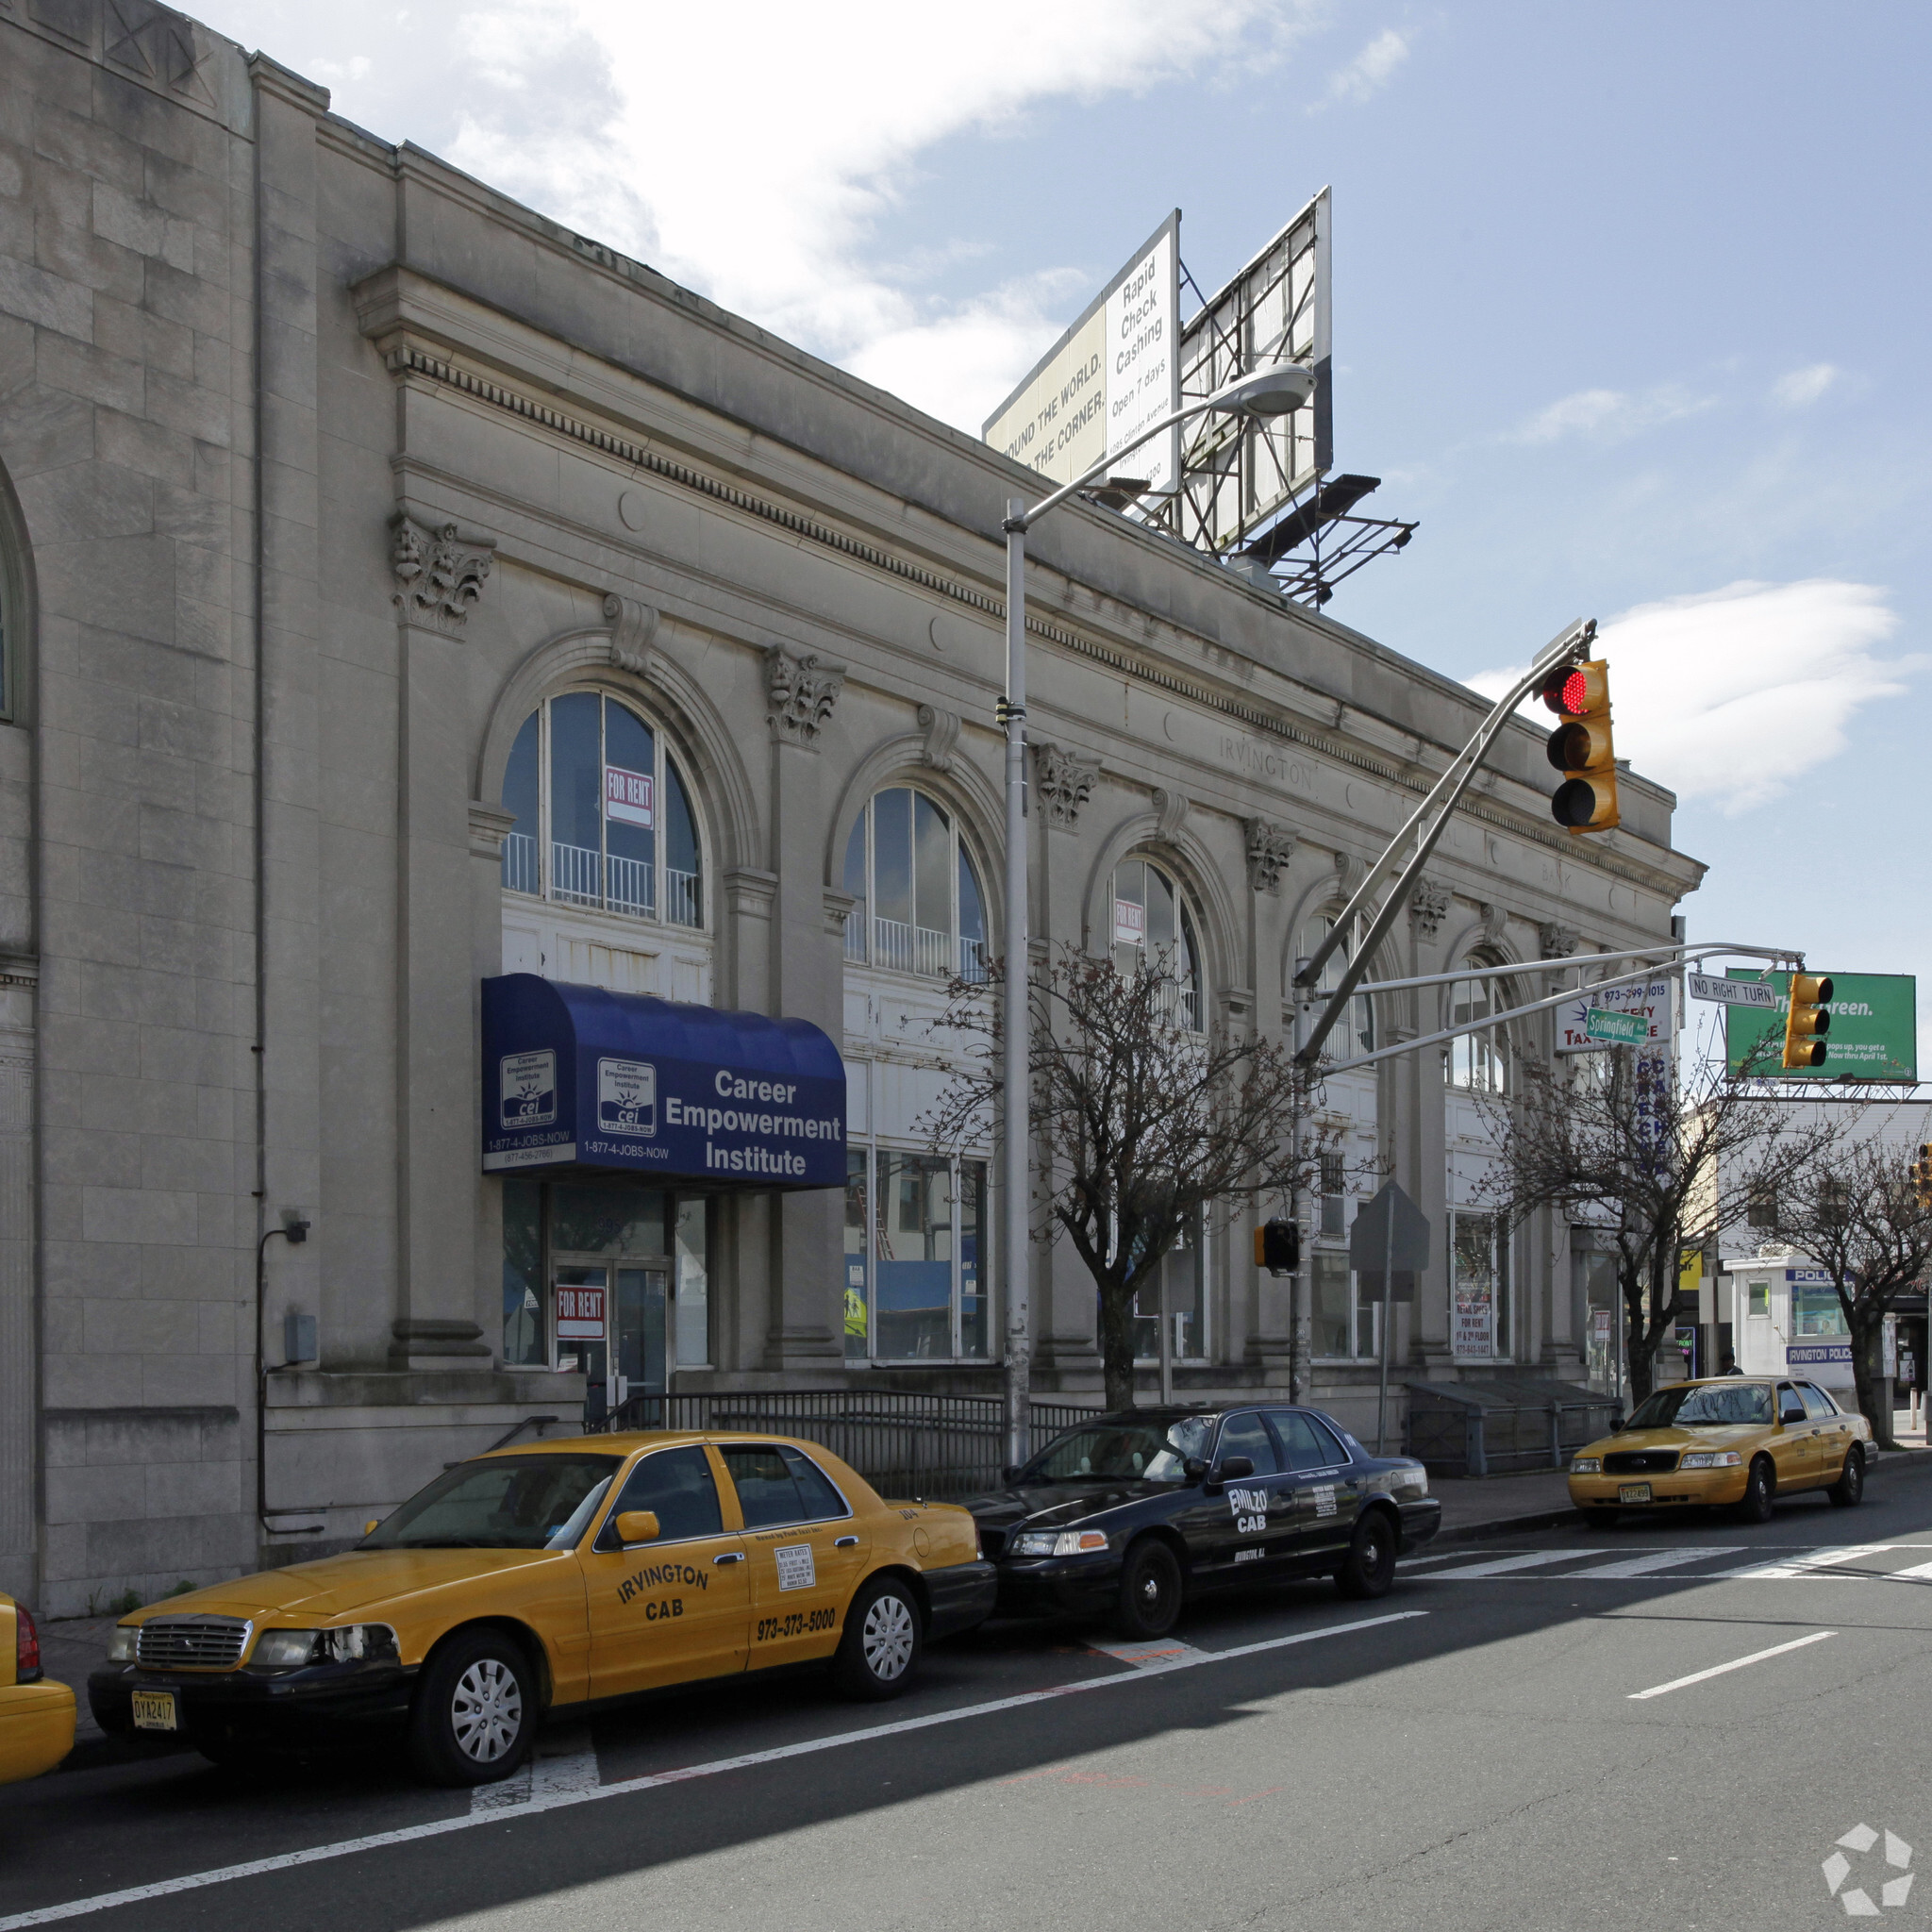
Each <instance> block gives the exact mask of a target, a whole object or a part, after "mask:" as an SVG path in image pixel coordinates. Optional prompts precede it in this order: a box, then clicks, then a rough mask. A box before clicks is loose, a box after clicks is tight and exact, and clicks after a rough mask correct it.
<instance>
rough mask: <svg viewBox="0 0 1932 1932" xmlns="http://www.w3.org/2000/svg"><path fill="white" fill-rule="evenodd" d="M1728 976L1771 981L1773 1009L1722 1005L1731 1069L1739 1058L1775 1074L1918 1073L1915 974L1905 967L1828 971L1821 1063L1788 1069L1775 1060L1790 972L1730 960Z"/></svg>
mask: <svg viewBox="0 0 1932 1932" xmlns="http://www.w3.org/2000/svg"><path fill="white" fill-rule="evenodd" d="M1724 976H1725V977H1726V978H1727V979H1758V980H1762V981H1763V983H1764V984H1765V985H1767V986H1770V987H1772V988H1774V989H1775V991H1776V992H1777V995H1778V1001H1777V1007H1776V1008H1775V1010H1773V1011H1767V1010H1766V1009H1765V1008H1762V1007H1726V1008H1724V1048H1725V1052H1726V1055H1727V1057H1728V1058H1729V1060H1730V1068H1731V1072H1732V1073H1734V1074H1738V1073H1741V1072H1742V1071H1743V1069H1744V1062H1745V1060H1746V1059H1747V1058H1750V1059H1751V1060H1752V1061H1753V1062H1754V1067H1753V1071H1754V1072H1757V1073H1758V1074H1768V1075H1769V1076H1770V1077H1772V1078H1773V1079H1779V1080H1916V1079H1917V1078H1918V1077H1919V997H1918V986H1919V983H1918V981H1917V980H1916V979H1915V978H1914V977H1913V976H1912V974H1909V973H1834V974H1831V975H1830V977H1831V1001H1830V1006H1829V1011H1830V1013H1831V1031H1830V1032H1829V1033H1827V1034H1826V1035H1825V1036H1824V1042H1825V1055H1824V1065H1823V1066H1822V1067H1813V1068H1807V1070H1806V1071H1805V1072H1804V1073H1802V1074H1800V1073H1790V1074H1788V1073H1786V1072H1784V1071H1783V1069H1782V1067H1781V1066H1780V1064H1779V1061H1780V1059H1781V1058H1782V1054H1781V1044H1782V1041H1783V1039H1784V1030H1785V1010H1786V1008H1787V1007H1788V1006H1789V1005H1790V1001H1789V1000H1788V999H1787V997H1786V992H1787V990H1788V989H1789V987H1790V980H1791V975H1790V974H1789V973H1763V974H1758V973H1751V972H1747V971H1744V970H1742V969H1740V968H1739V967H1736V966H1733V967H1730V968H1728V969H1727V970H1726V973H1725V975H1724Z"/></svg>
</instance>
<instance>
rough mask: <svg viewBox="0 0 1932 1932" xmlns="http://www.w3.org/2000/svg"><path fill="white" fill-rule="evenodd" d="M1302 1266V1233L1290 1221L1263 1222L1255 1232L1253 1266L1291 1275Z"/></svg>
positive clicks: (1271, 1272)
mask: <svg viewBox="0 0 1932 1932" xmlns="http://www.w3.org/2000/svg"><path fill="white" fill-rule="evenodd" d="M1301 1265H1302V1231H1301V1228H1300V1226H1299V1225H1298V1224H1296V1223H1294V1222H1292V1221H1264V1222H1263V1223H1262V1224H1261V1225H1260V1226H1259V1227H1257V1229H1256V1230H1255V1266H1256V1267H1257V1268H1265V1269H1267V1271H1268V1272H1269V1274H1293V1273H1294V1271H1295V1270H1296V1269H1297V1268H1299V1267H1300V1266H1301Z"/></svg>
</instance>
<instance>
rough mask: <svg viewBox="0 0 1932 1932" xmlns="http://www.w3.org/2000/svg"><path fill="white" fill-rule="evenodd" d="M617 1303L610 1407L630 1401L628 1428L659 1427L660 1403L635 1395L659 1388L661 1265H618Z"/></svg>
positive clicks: (665, 1274) (666, 1276)
mask: <svg viewBox="0 0 1932 1932" xmlns="http://www.w3.org/2000/svg"><path fill="white" fill-rule="evenodd" d="M616 1274H617V1306H616V1309H615V1311H614V1314H613V1317H612V1323H611V1350H610V1407H611V1408H612V1409H613V1410H615V1409H616V1408H617V1407H619V1405H620V1404H623V1403H625V1402H632V1403H636V1404H637V1407H634V1408H633V1409H631V1410H630V1411H629V1413H627V1414H626V1415H625V1419H624V1420H625V1427H627V1428H633V1429H655V1428H661V1427H662V1426H663V1423H664V1405H663V1403H662V1402H661V1401H658V1402H643V1401H640V1400H639V1398H640V1397H646V1396H659V1397H661V1396H662V1395H663V1393H664V1387H665V1385H664V1340H665V1326H666V1324H665V1319H664V1316H665V1307H666V1303H667V1299H668V1298H667V1294H666V1290H667V1287H668V1284H669V1282H670V1278H671V1277H670V1271H669V1270H668V1269H664V1268H619V1269H618V1270H617V1271H616Z"/></svg>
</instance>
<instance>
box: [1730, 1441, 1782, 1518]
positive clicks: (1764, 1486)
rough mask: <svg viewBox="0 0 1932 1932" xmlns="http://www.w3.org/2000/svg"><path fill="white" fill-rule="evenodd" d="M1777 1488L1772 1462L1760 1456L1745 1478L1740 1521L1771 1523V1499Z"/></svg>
mask: <svg viewBox="0 0 1932 1932" xmlns="http://www.w3.org/2000/svg"><path fill="white" fill-rule="evenodd" d="M1776 1488H1777V1478H1776V1477H1775V1476H1774V1474H1772V1468H1771V1464H1770V1463H1769V1462H1768V1461H1767V1460H1766V1459H1765V1458H1764V1457H1762V1456H1760V1457H1758V1458H1757V1461H1756V1462H1754V1463H1753V1464H1752V1465H1751V1473H1750V1474H1749V1475H1747V1476H1746V1477H1745V1478H1744V1496H1743V1500H1742V1501H1741V1502H1740V1504H1739V1505H1738V1520H1739V1522H1740V1523H1769V1522H1770V1521H1771V1499H1772V1496H1773V1494H1774V1491H1775V1490H1776Z"/></svg>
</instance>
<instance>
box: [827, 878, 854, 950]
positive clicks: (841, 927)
mask: <svg viewBox="0 0 1932 1932" xmlns="http://www.w3.org/2000/svg"><path fill="white" fill-rule="evenodd" d="M857 909H858V900H857V899H855V898H854V897H853V896H852V894H851V893H850V892H835V891H832V890H831V889H830V888H829V887H827V888H826V890H825V932H826V935H827V936H828V937H829V938H831V939H839V938H841V937H842V935H843V934H844V931H845V923H846V921H847V920H849V919H850V918H851V917H852V914H853V913H854V912H855V911H856V910H857Z"/></svg>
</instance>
